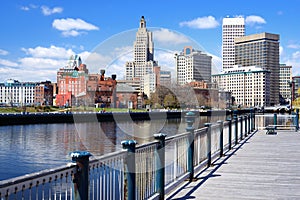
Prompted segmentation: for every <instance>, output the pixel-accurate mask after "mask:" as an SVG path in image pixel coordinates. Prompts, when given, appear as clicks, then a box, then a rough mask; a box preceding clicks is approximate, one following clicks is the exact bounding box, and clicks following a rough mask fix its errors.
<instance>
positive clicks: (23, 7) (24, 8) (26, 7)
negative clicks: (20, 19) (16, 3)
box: [21, 6, 30, 11]
mask: <svg viewBox="0 0 300 200" xmlns="http://www.w3.org/2000/svg"><path fill="white" fill-rule="evenodd" d="M21 10H24V11H29V10H30V8H29V7H28V6H21Z"/></svg>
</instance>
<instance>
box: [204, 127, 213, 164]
mask: <svg viewBox="0 0 300 200" xmlns="http://www.w3.org/2000/svg"><path fill="white" fill-rule="evenodd" d="M204 126H205V127H207V139H206V141H207V145H206V146H207V166H208V167H210V166H211V123H205V124H204Z"/></svg>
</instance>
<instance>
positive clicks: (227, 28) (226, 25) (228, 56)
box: [222, 17, 245, 70]
mask: <svg viewBox="0 0 300 200" xmlns="http://www.w3.org/2000/svg"><path fill="white" fill-rule="evenodd" d="M242 36H245V19H244V18H243V17H235V18H229V17H228V18H223V24H222V65H223V70H224V69H228V68H232V67H233V65H235V63H234V57H235V49H234V39H235V38H238V37H242Z"/></svg>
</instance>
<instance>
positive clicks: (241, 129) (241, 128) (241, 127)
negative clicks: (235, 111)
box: [240, 116, 244, 140]
mask: <svg viewBox="0 0 300 200" xmlns="http://www.w3.org/2000/svg"><path fill="white" fill-rule="evenodd" d="M243 118H244V117H243V116H241V117H240V119H241V126H240V131H241V133H240V134H241V136H240V137H241V140H243Z"/></svg>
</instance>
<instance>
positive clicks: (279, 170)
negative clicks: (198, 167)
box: [165, 130, 300, 200]
mask: <svg viewBox="0 0 300 200" xmlns="http://www.w3.org/2000/svg"><path fill="white" fill-rule="evenodd" d="M299 161H300V133H299V132H295V131H293V130H278V131H276V134H272V135H270V134H266V130H259V131H257V132H255V133H253V134H251V135H249V136H248V137H247V138H246V139H245V140H243V141H240V143H239V144H238V145H236V146H234V147H233V149H232V150H230V151H227V152H225V155H224V156H223V157H221V158H219V159H217V160H216V161H215V162H214V163H213V165H212V166H211V167H209V168H205V169H203V170H202V171H200V172H199V173H198V174H196V175H195V180H194V181H193V182H184V183H183V184H182V185H181V186H180V187H178V188H177V189H176V190H175V191H173V192H172V193H170V194H168V195H167V196H166V198H165V199H168V200H171V199H172V200H175V199H177V200H179V199H210V200H211V199H230V200H233V199H239V200H240V199H300V189H299V188H300V162H299Z"/></svg>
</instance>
